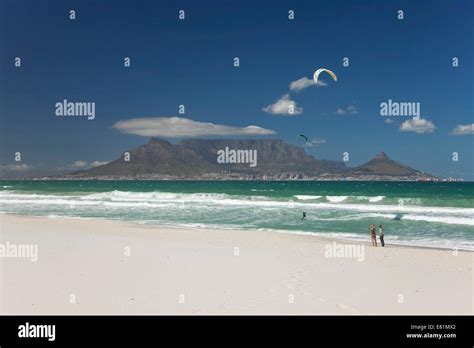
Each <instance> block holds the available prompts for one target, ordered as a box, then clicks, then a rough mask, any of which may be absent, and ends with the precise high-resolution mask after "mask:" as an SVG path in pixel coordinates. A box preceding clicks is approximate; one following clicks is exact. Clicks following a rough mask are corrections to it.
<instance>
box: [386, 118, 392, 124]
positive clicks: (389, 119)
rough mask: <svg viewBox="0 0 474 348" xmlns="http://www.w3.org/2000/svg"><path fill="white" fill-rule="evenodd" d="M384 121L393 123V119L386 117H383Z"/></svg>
mask: <svg viewBox="0 0 474 348" xmlns="http://www.w3.org/2000/svg"><path fill="white" fill-rule="evenodd" d="M384 122H385V123H386V124H391V123H393V122H394V121H393V119H391V118H389V117H387V118H385V121H384Z"/></svg>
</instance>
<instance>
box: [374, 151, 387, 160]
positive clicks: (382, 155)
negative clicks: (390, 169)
mask: <svg viewBox="0 0 474 348" xmlns="http://www.w3.org/2000/svg"><path fill="white" fill-rule="evenodd" d="M387 158H388V156H387V154H386V153H385V152H383V151H381V152H379V153H378V154H376V155H375V157H374V159H387Z"/></svg>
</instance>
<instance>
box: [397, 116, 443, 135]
mask: <svg viewBox="0 0 474 348" xmlns="http://www.w3.org/2000/svg"><path fill="white" fill-rule="evenodd" d="M435 129H436V127H435V125H434V124H433V122H431V121H429V120H427V119H424V118H421V117H413V118H412V119H410V120H406V121H405V122H403V123H402V124H401V125H400V131H402V132H415V133H418V134H423V133H433V132H434V130H435Z"/></svg>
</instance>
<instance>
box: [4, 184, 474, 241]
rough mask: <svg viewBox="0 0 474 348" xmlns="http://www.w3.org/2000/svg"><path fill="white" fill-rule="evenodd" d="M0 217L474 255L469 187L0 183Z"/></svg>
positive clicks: (473, 188) (472, 188)
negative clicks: (272, 234)
mask: <svg viewBox="0 0 474 348" xmlns="http://www.w3.org/2000/svg"><path fill="white" fill-rule="evenodd" d="M0 211H1V212H3V213H15V214H22V215H33V216H47V217H50V218H56V217H75V218H105V219H114V220H125V221H130V222H136V223H140V224H159V225H178V226H191V227H202V228H226V229H264V230H278V231H282V232H285V231H286V232H288V233H315V234H319V235H325V236H331V237H339V238H344V239H351V240H365V241H368V240H369V233H368V226H369V224H371V223H374V224H377V225H379V224H382V225H383V226H384V233H385V240H386V243H388V244H408V245H419V246H431V247H446V248H454V247H457V248H459V249H466V250H474V183H471V182H452V183H450V182H437V183H434V182H432V183H430V182H311V181H287V182H282V181H280V182H274V181H198V182H196V181H0ZM303 212H306V215H307V218H306V220H302V219H301V217H302V214H303ZM65 233H67V231H65Z"/></svg>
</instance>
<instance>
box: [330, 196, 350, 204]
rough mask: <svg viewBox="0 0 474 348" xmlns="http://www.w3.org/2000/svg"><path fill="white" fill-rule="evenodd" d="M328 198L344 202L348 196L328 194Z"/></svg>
mask: <svg viewBox="0 0 474 348" xmlns="http://www.w3.org/2000/svg"><path fill="white" fill-rule="evenodd" d="M326 199H327V200H328V201H329V202H331V203H340V202H344V201H345V200H346V199H347V196H326Z"/></svg>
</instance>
